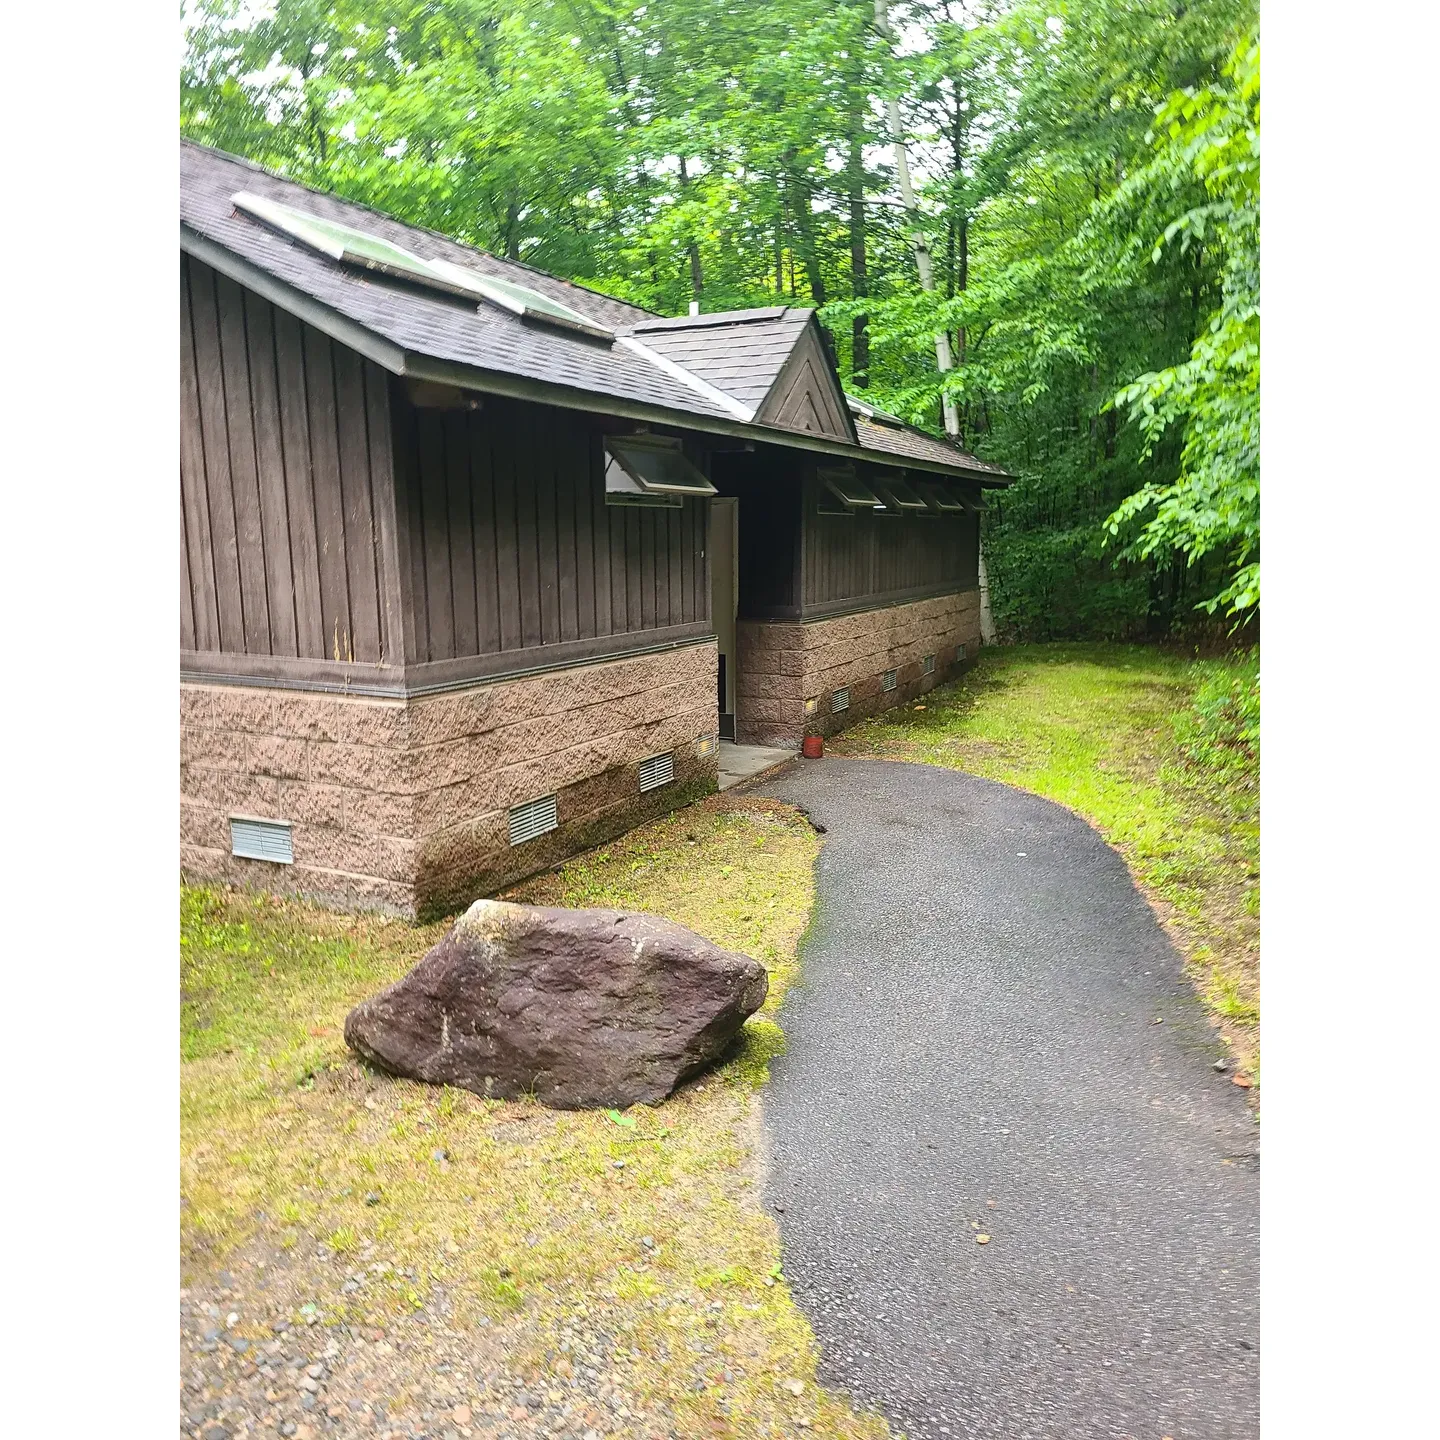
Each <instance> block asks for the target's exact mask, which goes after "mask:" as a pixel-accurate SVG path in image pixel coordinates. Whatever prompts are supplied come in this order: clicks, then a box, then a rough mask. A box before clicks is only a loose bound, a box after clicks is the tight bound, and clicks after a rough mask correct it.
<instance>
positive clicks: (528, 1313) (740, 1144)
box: [181, 797, 887, 1440]
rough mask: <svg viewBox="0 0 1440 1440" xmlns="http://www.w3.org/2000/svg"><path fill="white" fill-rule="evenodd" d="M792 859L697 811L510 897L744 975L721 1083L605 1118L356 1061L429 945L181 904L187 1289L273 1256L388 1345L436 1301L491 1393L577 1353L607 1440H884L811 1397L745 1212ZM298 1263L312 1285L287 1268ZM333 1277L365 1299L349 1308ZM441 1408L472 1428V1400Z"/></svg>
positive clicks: (781, 837)
mask: <svg viewBox="0 0 1440 1440" xmlns="http://www.w3.org/2000/svg"><path fill="white" fill-rule="evenodd" d="M817 848H818V841H817V839H816V837H815V835H814V833H813V832H812V831H811V830H810V828H809V827H808V825H806V824H805V823H804V821H803V820H801V819H799V818H798V817H797V816H796V815H795V814H794V813H793V812H791V811H789V810H787V809H786V808H784V807H781V806H778V805H773V804H770V803H768V802H765V801H759V800H743V799H742V800H738V801H737V800H734V799H727V798H726V797H714V798H712V799H710V800H707V801H704V802H702V803H700V804H698V805H693V806H691V807H689V808H687V809H686V810H684V811H681V812H679V813H677V814H676V815H673V816H671V817H669V818H667V819H664V820H662V821H659V822H657V823H655V824H652V825H649V826H646V827H645V828H644V829H641V830H639V831H636V832H634V833H633V834H631V835H629V836H626V837H624V838H623V839H621V840H618V841H615V842H613V843H612V844H610V845H608V846H606V847H604V848H602V849H600V850H597V851H592V852H590V853H588V854H586V855H582V856H579V857H577V858H576V859H574V860H572V861H570V862H569V863H568V864H566V865H564V866H563V867H561V868H560V869H559V870H558V871H557V872H555V873H549V874H546V875H545V876H542V877H540V878H539V879H536V880H532V881H530V882H527V883H526V884H524V885H522V886H519V887H517V888H516V889H515V890H512V891H510V892H508V895H507V898H511V899H520V900H529V901H533V902H536V903H559V904H567V905H604V906H616V907H625V908H634V909H643V910H648V911H652V912H654V913H656V914H662V915H667V916H669V917H670V918H671V919H674V920H677V921H679V922H680V923H682V924H685V925H689V926H691V927H692V928H694V929H695V930H697V931H699V932H700V933H701V934H704V935H707V936H709V937H710V938H711V939H713V940H715V941H716V942H717V943H719V944H721V945H724V946H727V947H729V948H733V949H737V950H741V951H744V952H746V953H747V954H750V955H753V956H754V957H755V958H757V959H759V960H761V961H762V962H763V963H764V964H765V965H766V966H767V968H768V969H769V970H770V975H771V990H770V998H769V1000H768V1001H767V1004H766V1006H765V1008H764V1009H763V1010H762V1011H761V1013H760V1014H759V1015H757V1016H755V1017H754V1018H753V1019H752V1020H751V1021H750V1022H749V1024H748V1025H747V1026H746V1027H745V1031H744V1038H743V1041H742V1043H741V1045H740V1046H739V1048H738V1050H737V1053H736V1054H735V1055H734V1056H733V1057H732V1058H731V1059H730V1060H729V1061H728V1062H727V1063H725V1064H724V1065H722V1066H720V1067H718V1068H717V1069H716V1070H714V1071H712V1072H711V1073H710V1074H709V1075H707V1076H706V1077H703V1078H702V1079H701V1080H700V1081H698V1082H697V1083H694V1084H691V1085H689V1086H686V1087H685V1088H684V1089H682V1090H681V1091H680V1092H679V1093H677V1094H676V1095H675V1096H674V1097H672V1098H671V1099H670V1100H669V1101H667V1102H666V1103H665V1104H663V1105H661V1106H657V1107H653V1108H652V1107H639V1106H637V1107H634V1108H632V1109H631V1110H630V1111H629V1112H627V1113H626V1114H624V1115H609V1114H606V1113H603V1112H572V1113H563V1112H554V1111H548V1110H545V1109H543V1108H541V1107H539V1106H537V1105H535V1104H532V1103H527V1102H523V1101H508V1102H502V1101H486V1100H482V1099H480V1098H479V1097H477V1096H474V1095H471V1094H469V1093H468V1092H465V1091H459V1090H454V1089H439V1088H434V1087H429V1086H425V1085H420V1084H414V1083H411V1082H409V1081H404V1080H398V1079H395V1078H393V1077H389V1076H385V1075H381V1074H379V1073H377V1072H374V1071H372V1070H370V1069H368V1068H366V1067H364V1066H362V1065H361V1064H359V1063H358V1062H357V1061H356V1059H355V1058H354V1057H353V1056H352V1055H351V1054H350V1053H349V1052H348V1051H347V1050H346V1048H345V1046H344V1042H343V1039H342V1034H341V1027H342V1025H343V1022H344V1017H345V1013H346V1011H347V1010H348V1009H349V1007H350V1006H352V1005H353V1004H354V1003H355V1002H356V1001H357V1000H359V999H360V998H362V997H363V996H365V995H367V994H369V993H371V992H373V991H374V990H375V989H376V988H377V987H379V986H381V985H384V984H387V983H389V982H390V981H392V980H394V979H396V978H398V977H399V976H400V975H401V974H403V973H404V972H405V971H406V970H407V969H408V968H409V967H410V966H411V965H413V964H414V963H415V962H416V961H417V960H418V959H419V958H420V956H421V955H422V954H423V953H424V952H425V950H426V949H427V948H428V947H429V946H430V945H431V944H433V943H434V942H435V941H436V940H437V939H438V938H439V936H440V935H441V934H442V933H443V931H444V925H443V924H436V925H430V926H413V925H409V924H406V923H405V922H403V921H397V920H387V919H381V918H377V917H370V916H359V917H357V916H345V915H337V914H333V913H330V912H327V911H324V910H321V909H318V908H315V907H312V906H307V905H304V904H301V903H299V902H294V901H283V900H273V899H269V898H265V897H259V896H255V895H249V894H244V893H240V892H233V891H224V890H209V889H186V890H184V891H182V902H181V905H182V952H181V953H182V1039H181V1055H182V1067H181V1188H182V1197H183V1198H182V1212H181V1214H182V1223H181V1234H182V1263H183V1267H184V1270H185V1273H186V1277H187V1282H188V1283H192V1284H196V1283H199V1284H203V1283H204V1282H205V1281H206V1280H207V1278H210V1277H214V1276H215V1275H216V1274H217V1273H219V1272H220V1270H221V1267H223V1266H225V1265H227V1264H231V1263H234V1262H233V1261H232V1259H231V1257H232V1256H236V1255H238V1254H240V1253H241V1252H242V1251H244V1252H246V1253H248V1254H251V1255H269V1256H271V1257H272V1260H271V1264H270V1269H269V1272H268V1273H270V1274H271V1275H274V1274H276V1273H277V1272H278V1271H280V1270H283V1269H284V1263H283V1261H277V1259H276V1258H274V1257H279V1256H281V1255H283V1254H285V1253H286V1252H289V1253H292V1254H294V1255H295V1256H296V1258H297V1271H296V1273H297V1275H298V1274H300V1273H302V1272H303V1276H304V1279H303V1285H304V1286H305V1287H308V1289H299V1290H297V1289H295V1288H294V1287H295V1286H296V1285H299V1284H301V1283H302V1282H301V1281H299V1280H292V1282H290V1287H291V1288H290V1290H288V1291H287V1290H285V1286H284V1284H283V1283H282V1284H280V1285H279V1289H280V1290H281V1291H282V1292H284V1293H286V1294H288V1295H290V1298H291V1300H292V1301H293V1303H294V1306H295V1308H296V1316H295V1318H296V1319H297V1320H298V1321H300V1322H302V1323H303V1321H304V1320H305V1319H306V1318H308V1316H309V1315H310V1314H318V1315H319V1317H320V1321H321V1322H322V1323H324V1324H329V1325H334V1324H337V1323H340V1322H344V1323H346V1324H348V1325H350V1326H352V1327H385V1326H394V1325H396V1324H403V1321H404V1317H406V1316H407V1315H409V1314H411V1313H413V1312H414V1311H416V1310H417V1309H419V1308H420V1307H422V1306H425V1305H426V1304H427V1301H428V1300H429V1299H430V1298H431V1296H432V1295H434V1294H436V1293H443V1295H444V1297H445V1302H444V1313H445V1314H446V1316H447V1317H448V1323H451V1324H453V1325H456V1326H459V1327H461V1328H462V1329H463V1328H465V1327H481V1328H483V1329H484V1333H485V1336H486V1343H487V1346H488V1347H489V1349H490V1350H491V1352H492V1353H493V1351H494V1349H495V1347H496V1346H497V1344H498V1345H499V1346H500V1347H501V1348H502V1349H503V1350H504V1352H505V1359H506V1363H507V1366H508V1367H509V1369H510V1370H511V1371H513V1372H515V1373H517V1374H529V1375H532V1376H535V1377H538V1379H539V1380H542V1381H543V1380H544V1379H545V1378H546V1377H547V1376H553V1375H557V1374H569V1373H570V1369H569V1361H568V1360H567V1359H566V1358H565V1354H562V1350H563V1351H565V1352H566V1353H568V1351H569V1343H568V1341H566V1342H565V1344H563V1345H562V1343H561V1341H562V1337H565V1336H568V1335H572V1334H574V1333H576V1332H577V1330H579V1331H600V1332H603V1335H604V1336H605V1337H606V1344H607V1346H608V1347H609V1348H608V1350H607V1353H608V1354H609V1356H610V1359H609V1361H608V1364H609V1366H610V1367H611V1369H612V1371H613V1376H612V1378H613V1379H614V1382H615V1384H616V1385H617V1386H618V1385H621V1384H623V1387H624V1392H625V1394H626V1395H627V1396H629V1397H630V1411H631V1413H630V1414H629V1415H627V1416H622V1417H618V1418H617V1416H616V1415H615V1414H613V1413H611V1414H608V1415H606V1417H605V1418H606V1425H605V1433H606V1434H609V1435H631V1434H633V1435H637V1436H638V1435H646V1436H649V1435H659V1434H672V1433H673V1434H676V1435H683V1436H692V1435H707V1436H709V1435H713V1436H734V1437H737V1440H738V1437H742V1436H744V1437H749V1436H789V1435H793V1434H795V1433H797V1431H798V1430H801V1429H812V1427H813V1429H812V1433H822V1434H826V1435H836V1436H854V1437H860V1436H866V1437H873V1436H882V1435H884V1434H886V1433H887V1431H886V1428H885V1426H884V1424H883V1422H882V1421H880V1420H878V1419H876V1418H875V1417H873V1416H867V1415H862V1414H857V1413H855V1412H854V1411H852V1410H851V1409H850V1407H849V1406H848V1405H847V1404H846V1403H845V1401H844V1400H843V1398H841V1397H838V1396H835V1395H831V1394H828V1393H826V1392H825V1391H823V1390H821V1389H819V1388H818V1387H817V1386H816V1384H815V1365H816V1360H817V1353H816V1346H815V1342H814V1339H813V1336H812V1334H811V1332H810V1329H809V1327H808V1325H807V1324H806V1322H805V1321H804V1319H803V1317H802V1316H801V1315H800V1313H799V1311H798V1310H797V1309H796V1307H795V1305H794V1303H793V1301H792V1299H791V1297H790V1294H789V1291H788V1288H787V1286H786V1284H785V1280H784V1277H783V1275H782V1274H781V1270H780V1246H779V1236H778V1232H777V1230H776V1227H775V1224H774V1221H773V1219H772V1218H771V1217H770V1216H769V1215H767V1214H766V1213H765V1212H764V1210H763V1209H762V1208H761V1207H760V1205H759V1203H758V1201H757V1195H756V1178H757V1177H756V1175H755V1173H754V1159H755V1152H754V1146H753V1143H752V1138H751V1132H752V1129H753V1125H754V1119H755V1110H754V1100H755V1092H756V1088H757V1086H758V1085H759V1084H760V1083H761V1082H762V1081H763V1079H764V1077H765V1075H766V1073H767V1066H768V1061H769V1058H770V1057H771V1056H772V1055H773V1054H774V1053H775V1051H776V1049H777V1047H778V1046H780V1045H781V1044H782V1043H783V1042H782V1037H781V1034H780V1030H779V1027H778V1026H777V1024H776V1022H775V1019H774V1013H775V1009H776V1007H777V1006H778V1005H779V1003H780V1002H781V1000H782V999H783V996H784V993H785V988H786V985H787V984H788V982H789V980H790V978H791V976H792V975H793V973H794V968H795V957H796V949H797V946H798V943H799V939H800V936H801V934H802V933H803V931H804V929H805V926H806V923H807V921H808V917H809V913H810V908H811V903H812V896H813V881H812V867H813V862H814V858H815V854H816V851H817ZM616 1162H623V1165H617V1163H616ZM315 1255H319V1256H321V1257H322V1258H324V1257H329V1258H332V1259H333V1260H334V1261H335V1262H336V1263H335V1264H334V1265H332V1266H329V1267H327V1266H325V1265H320V1266H318V1267H317V1266H316V1265H314V1264H309V1263H306V1264H300V1263H299V1262H300V1261H302V1260H304V1261H306V1262H308V1261H309V1259H310V1258H311V1257H314V1256H315ZM357 1265H358V1266H360V1267H361V1269H362V1270H363V1271H364V1272H365V1273H366V1274H367V1275H368V1276H370V1277H371V1278H370V1279H368V1280H367V1281H366V1283H364V1285H363V1286H362V1287H361V1288H359V1289H356V1288H355V1287H354V1280H353V1275H354V1274H356V1273H359V1272H358V1271H356V1270H355V1267H356V1266H357ZM261 1266H262V1268H263V1266H264V1262H263V1261H262V1262H261ZM347 1275H350V1276H351V1277H352V1278H351V1286H350V1288H349V1289H348V1290H347V1289H346V1288H345V1287H344V1286H343V1285H342V1283H341V1282H343V1281H345V1279H346V1277H347ZM271 1293H272V1295H273V1293H274V1292H273V1291H272V1292H271ZM302 1299H303V1300H304V1303H305V1305H308V1306H310V1307H311V1309H310V1310H309V1311H306V1312H303V1313H302V1311H301V1307H300V1302H301V1300H302ZM244 1323H245V1322H243V1321H242V1322H241V1327H240V1328H241V1329H242V1330H243V1327H244ZM256 1338H257V1339H265V1338H268V1336H266V1335H259V1334H257V1336H256ZM413 1379H414V1385H413V1387H411V1390H410V1391H407V1389H406V1384H405V1383H404V1379H403V1377H402V1378H401V1380H400V1381H398V1382H397V1385H396V1390H395V1393H392V1394H390V1395H389V1396H387V1397H386V1400H387V1403H388V1404H389V1406H390V1408H391V1414H392V1416H393V1415H396V1414H398V1413H401V1412H402V1411H403V1409H404V1406H405V1405H406V1404H407V1403H412V1402H413V1403H414V1404H416V1405H419V1404H421V1403H422V1401H421V1399H420V1398H419V1397H420V1396H421V1395H422V1393H423V1390H424V1377H423V1376H418V1375H417V1376H415V1377H413ZM784 1381H800V1382H802V1385H803V1389H802V1393H801V1394H800V1395H799V1396H796V1395H794V1394H793V1393H791V1392H792V1390H793V1389H794V1386H790V1387H788V1388H787V1387H785V1386H784V1385H782V1382H784ZM412 1392H413V1393H412ZM207 1393H208V1392H207ZM407 1394H408V1395H409V1399H407ZM457 1394H458V1395H459V1398H461V1399H467V1398H468V1399H469V1400H470V1401H471V1402H472V1403H473V1404H474V1406H475V1409H476V1417H477V1419H476V1423H477V1424H478V1423H479V1417H480V1414H481V1411H482V1409H483V1407H484V1406H485V1402H486V1398H487V1397H486V1394H485V1393H480V1391H477V1392H476V1393H475V1394H473V1395H470V1396H468V1397H467V1396H466V1395H465V1394H464V1393H463V1387H462V1388H461V1391H457ZM397 1407H398V1408H397ZM487 1413H488V1412H487ZM495 1413H497V1414H499V1413H500V1412H499V1411H496V1412H495ZM497 1423H499V1422H498V1421H497ZM487 1433H488V1432H487Z"/></svg>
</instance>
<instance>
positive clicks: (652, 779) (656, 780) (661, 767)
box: [640, 750, 675, 792]
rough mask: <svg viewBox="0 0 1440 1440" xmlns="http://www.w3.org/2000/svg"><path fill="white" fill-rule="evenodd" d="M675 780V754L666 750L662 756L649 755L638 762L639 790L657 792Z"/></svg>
mask: <svg viewBox="0 0 1440 1440" xmlns="http://www.w3.org/2000/svg"><path fill="white" fill-rule="evenodd" d="M674 778H675V752H674V751H673V750H667V751H666V752H665V753H664V754H663V755H651V756H649V757H648V758H647V759H644V760H642V761H641V762H640V789H641V791H642V792H644V791H646V790H658V789H659V788H660V787H661V786H662V785H668V784H669V783H670V782H671V781H672V780H673V779H674Z"/></svg>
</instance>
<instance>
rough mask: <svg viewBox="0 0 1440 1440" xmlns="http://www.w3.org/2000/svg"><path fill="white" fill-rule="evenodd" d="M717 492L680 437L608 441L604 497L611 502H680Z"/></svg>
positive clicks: (674, 503)
mask: <svg viewBox="0 0 1440 1440" xmlns="http://www.w3.org/2000/svg"><path fill="white" fill-rule="evenodd" d="M715 493H716V490H715V487H714V486H713V485H712V484H711V483H710V482H709V481H708V480H707V479H706V478H705V476H704V475H703V474H702V473H701V471H700V470H699V469H698V468H697V467H696V466H694V465H692V464H691V463H690V461H689V460H687V459H686V458H685V452H684V450H683V449H682V448H681V445H680V442H679V441H678V440H671V439H669V438H667V437H664V436H659V435H646V436H643V437H642V436H630V435H627V436H624V437H620V436H610V437H608V438H607V439H606V441H605V498H606V500H607V501H609V503H611V504H612V505H679V504H682V503H683V500H684V497H685V496H686V495H697V496H709V495H714V494H715Z"/></svg>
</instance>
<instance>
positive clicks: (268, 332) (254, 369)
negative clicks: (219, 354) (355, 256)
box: [243, 294, 300, 655]
mask: <svg viewBox="0 0 1440 1440" xmlns="http://www.w3.org/2000/svg"><path fill="white" fill-rule="evenodd" d="M243 299H244V306H245V338H246V342H247V344H248V347H249V367H250V405H251V412H252V415H253V419H254V431H255V472H256V483H257V485H258V486H259V492H260V530H261V534H262V536H263V537H264V551H265V573H266V575H267V577H268V594H269V599H268V607H269V614H270V653H271V654H272V655H298V654H299V653H300V651H299V648H298V645H297V643H296V626H295V583H294V578H293V575H292V572H291V563H290V516H289V503H288V501H287V499H286V495H285V449H284V444H283V442H282V440H281V427H280V395H279V377H278V374H277V369H276V363H275V332H274V325H273V321H272V316H273V314H274V307H273V306H271V305H267V304H266V303H265V301H263V300H261V299H259V298H258V297H257V296H255V295H250V294H246V295H244V297H243Z"/></svg>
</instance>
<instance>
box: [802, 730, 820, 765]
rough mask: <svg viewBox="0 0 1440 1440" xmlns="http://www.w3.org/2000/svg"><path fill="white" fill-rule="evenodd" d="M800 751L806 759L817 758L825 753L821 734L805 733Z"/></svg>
mask: <svg viewBox="0 0 1440 1440" xmlns="http://www.w3.org/2000/svg"><path fill="white" fill-rule="evenodd" d="M801 753H802V754H803V755H804V756H805V758H806V759H807V760H818V759H819V758H820V757H821V756H822V755H823V754H824V753H825V739H824V737H823V736H821V735H807V736H806V737H805V744H804V745H803V746H802V747H801Z"/></svg>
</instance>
